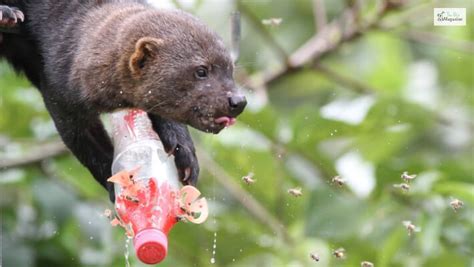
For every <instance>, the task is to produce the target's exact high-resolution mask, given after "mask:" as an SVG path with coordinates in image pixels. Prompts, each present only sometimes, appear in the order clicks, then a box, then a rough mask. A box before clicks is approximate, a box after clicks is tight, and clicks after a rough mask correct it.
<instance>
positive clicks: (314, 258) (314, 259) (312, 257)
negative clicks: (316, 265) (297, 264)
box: [309, 253, 319, 261]
mask: <svg viewBox="0 0 474 267" xmlns="http://www.w3.org/2000/svg"><path fill="white" fill-rule="evenodd" d="M309 257H310V258H311V259H312V260H313V261H319V255H318V254H316V253H309Z"/></svg>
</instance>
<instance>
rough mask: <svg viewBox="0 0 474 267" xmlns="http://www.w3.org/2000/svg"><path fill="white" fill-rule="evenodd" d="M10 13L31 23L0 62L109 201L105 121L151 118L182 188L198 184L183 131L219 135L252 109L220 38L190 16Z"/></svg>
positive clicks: (70, 7)
mask: <svg viewBox="0 0 474 267" xmlns="http://www.w3.org/2000/svg"><path fill="white" fill-rule="evenodd" d="M102 2H103V3H102ZM2 3H3V4H4V1H1V0H0V5H1V4H2ZM10 3H13V4H12V5H14V6H16V7H18V8H20V9H21V11H23V12H24V13H25V17H26V20H27V21H26V22H25V23H24V24H22V25H21V32H22V33H21V34H20V35H11V34H5V35H4V42H3V43H2V44H0V56H4V57H6V58H7V59H8V60H9V62H10V63H12V64H13V65H14V66H16V69H17V70H20V71H24V72H25V73H26V74H27V76H28V77H29V78H30V80H32V81H33V82H34V84H35V85H37V86H38V87H39V89H40V91H41V93H42V95H43V98H44V101H45V104H46V107H47V108H48V110H49V112H50V113H51V116H52V118H53V120H54V122H55V124H56V127H57V129H58V131H59V133H60V135H61V137H62V139H63V140H64V142H65V144H66V145H67V146H68V147H69V148H70V149H71V151H72V152H73V153H74V154H75V156H76V157H77V158H78V159H79V160H80V161H81V162H82V163H83V164H84V165H85V166H86V167H88V168H89V170H90V171H91V173H92V174H93V175H94V177H95V178H96V179H97V180H98V181H99V182H100V183H101V184H102V185H104V186H107V187H108V188H109V191H110V192H111V197H112V198H113V190H112V187H111V186H110V184H107V182H106V179H107V178H108V177H109V176H110V166H111V160H112V155H113V147H112V145H111V142H110V140H109V138H108V135H107V134H106V132H105V131H104V129H103V126H102V123H101V122H100V120H99V114H100V113H103V112H111V111H114V110H117V109H121V108H140V109H143V110H145V111H147V112H148V114H149V117H150V119H151V121H152V124H153V127H154V129H155V131H156V132H157V133H158V134H159V136H160V138H161V139H162V142H163V144H164V146H165V149H166V150H167V151H169V152H170V153H173V154H174V155H175V161H176V165H177V168H178V171H179V174H180V177H181V179H182V180H183V181H184V182H185V183H192V184H195V183H196V180H197V176H198V173H199V166H198V164H197V159H196V156H195V152H194V146H193V143H192V140H191V138H190V136H189V133H188V131H187V129H186V126H185V125H184V124H188V125H191V126H193V127H195V128H197V129H199V130H202V131H205V132H212V133H218V132H219V131H220V130H222V129H223V128H224V127H225V126H226V123H220V122H219V120H217V119H218V118H224V121H225V120H226V119H225V118H234V117H236V116H237V115H239V114H240V113H241V112H242V110H243V109H244V107H245V104H246V102H245V98H244V97H243V96H241V95H239V94H238V93H237V92H236V88H235V84H234V81H233V77H232V71H233V64H232V62H231V59H230V55H229V53H228V51H227V50H226V48H225V46H224V44H223V42H222V40H221V39H220V38H219V37H218V36H217V34H215V33H214V32H213V31H211V30H210V29H209V28H208V27H207V26H206V25H204V24H203V23H202V22H200V21H199V20H198V19H196V18H195V17H193V16H191V15H190V14H187V13H185V12H181V11H172V10H156V9H153V8H152V7H150V6H148V5H146V4H144V3H142V1H140V0H137V1H133V0H129V1H125V0H123V1H119V0H116V1H114V0H108V1H106V0H104V1H92V0H84V1H79V0H72V1H55V0H35V1H27V0H25V1H21V0H18V1H15V0H10ZM17 39H18V40H17ZM14 41H15V42H19V43H21V42H23V43H22V44H23V45H25V49H26V48H29V49H28V50H25V51H33V52H34V53H33V52H31V53H33V54H31V55H32V57H31V60H32V62H33V63H35V64H36V65H30V64H29V62H28V61H25V60H23V59H21V60H20V59H19V56H20V53H19V52H18V51H16V50H15V47H13V46H12V45H10V43H13V42H14ZM31 66H34V67H31ZM203 70H204V71H203ZM203 73H204V74H205V76H204V75H203ZM216 120H217V121H216ZM221 121H222V120H221Z"/></svg>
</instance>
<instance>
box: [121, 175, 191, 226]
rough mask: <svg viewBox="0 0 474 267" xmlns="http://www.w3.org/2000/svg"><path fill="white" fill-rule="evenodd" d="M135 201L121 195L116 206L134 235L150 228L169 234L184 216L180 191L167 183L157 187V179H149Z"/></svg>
mask: <svg viewBox="0 0 474 267" xmlns="http://www.w3.org/2000/svg"><path fill="white" fill-rule="evenodd" d="M133 200H134V201H132V200H130V199H127V198H126V197H125V196H123V195H122V194H121V195H119V196H118V197H117V198H116V200H115V205H116V209H117V213H118V215H119V216H120V218H121V220H122V221H123V222H124V223H125V224H126V225H129V226H131V229H132V231H133V233H134V234H137V233H138V232H140V231H142V230H144V229H149V228H155V229H159V230H161V231H162V232H163V233H165V234H168V232H169V231H170V230H171V228H172V227H173V225H174V224H175V223H176V222H177V216H178V215H180V214H182V211H181V209H180V207H179V202H178V191H177V190H173V188H171V186H170V185H169V184H168V183H166V182H163V183H161V185H160V186H157V184H156V181H155V179H149V180H148V185H147V186H143V188H142V189H140V190H139V191H138V194H137V196H136V199H133ZM137 200H138V201H137Z"/></svg>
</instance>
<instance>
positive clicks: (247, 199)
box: [197, 147, 291, 242]
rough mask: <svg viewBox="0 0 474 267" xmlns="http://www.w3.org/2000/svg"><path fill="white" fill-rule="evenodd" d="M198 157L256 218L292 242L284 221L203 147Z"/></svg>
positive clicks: (199, 148) (202, 164)
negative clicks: (246, 189)
mask: <svg viewBox="0 0 474 267" xmlns="http://www.w3.org/2000/svg"><path fill="white" fill-rule="evenodd" d="M197 151H198V158H199V160H200V161H201V166H202V167H203V168H205V169H206V170H207V171H209V173H211V174H212V175H213V176H214V177H215V178H216V180H217V182H219V183H220V184H221V186H222V187H224V188H225V189H226V190H227V191H228V192H229V193H230V194H231V195H232V196H233V197H234V198H235V199H236V200H237V201H239V202H240V203H241V204H242V205H243V206H244V207H245V208H246V209H247V210H248V211H249V212H250V213H251V214H252V215H253V216H254V217H255V218H256V219H258V220H259V221H260V222H262V223H263V224H264V225H266V226H268V227H270V229H272V231H273V232H275V233H276V234H277V235H278V236H279V237H282V238H283V239H284V240H285V241H289V242H291V237H290V235H289V234H288V232H287V231H286V229H285V227H284V225H283V223H282V222H280V221H279V220H278V219H276V218H275V217H274V216H273V215H272V214H271V213H270V212H269V211H268V210H267V209H266V208H265V207H264V206H262V205H261V204H260V202H259V201H258V200H256V199H255V198H254V197H253V196H252V195H250V194H249V193H248V192H247V191H245V190H243V189H242V188H241V187H240V186H239V184H238V183H237V182H235V179H233V178H232V176H231V175H230V174H228V173H227V171H225V170H224V169H223V168H222V167H221V166H220V165H219V164H218V163H217V162H215V161H214V160H213V159H212V158H211V156H210V155H208V154H207V153H205V152H204V151H205V150H204V149H203V148H201V147H198V148H197Z"/></svg>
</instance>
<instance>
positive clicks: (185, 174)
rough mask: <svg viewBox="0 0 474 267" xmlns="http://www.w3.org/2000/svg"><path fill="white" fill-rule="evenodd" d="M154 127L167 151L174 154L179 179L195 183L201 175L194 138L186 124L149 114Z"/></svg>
mask: <svg viewBox="0 0 474 267" xmlns="http://www.w3.org/2000/svg"><path fill="white" fill-rule="evenodd" d="M148 116H149V118H150V119H151V121H152V125H153V129H154V130H155V131H156V132H157V133H158V136H159V137H160V139H161V142H162V143H163V146H164V148H165V151H166V153H168V154H169V155H171V154H172V155H174V160H175V164H176V168H177V169H178V175H179V179H180V180H181V182H182V183H183V184H191V185H195V184H196V182H197V180H198V176H199V164H198V161H197V158H196V153H195V149H194V144H193V140H192V139H191V136H190V134H189V132H188V129H187V127H186V126H185V125H184V124H181V123H177V122H173V121H168V120H164V119H163V118H161V117H159V116H156V115H153V114H148Z"/></svg>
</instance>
